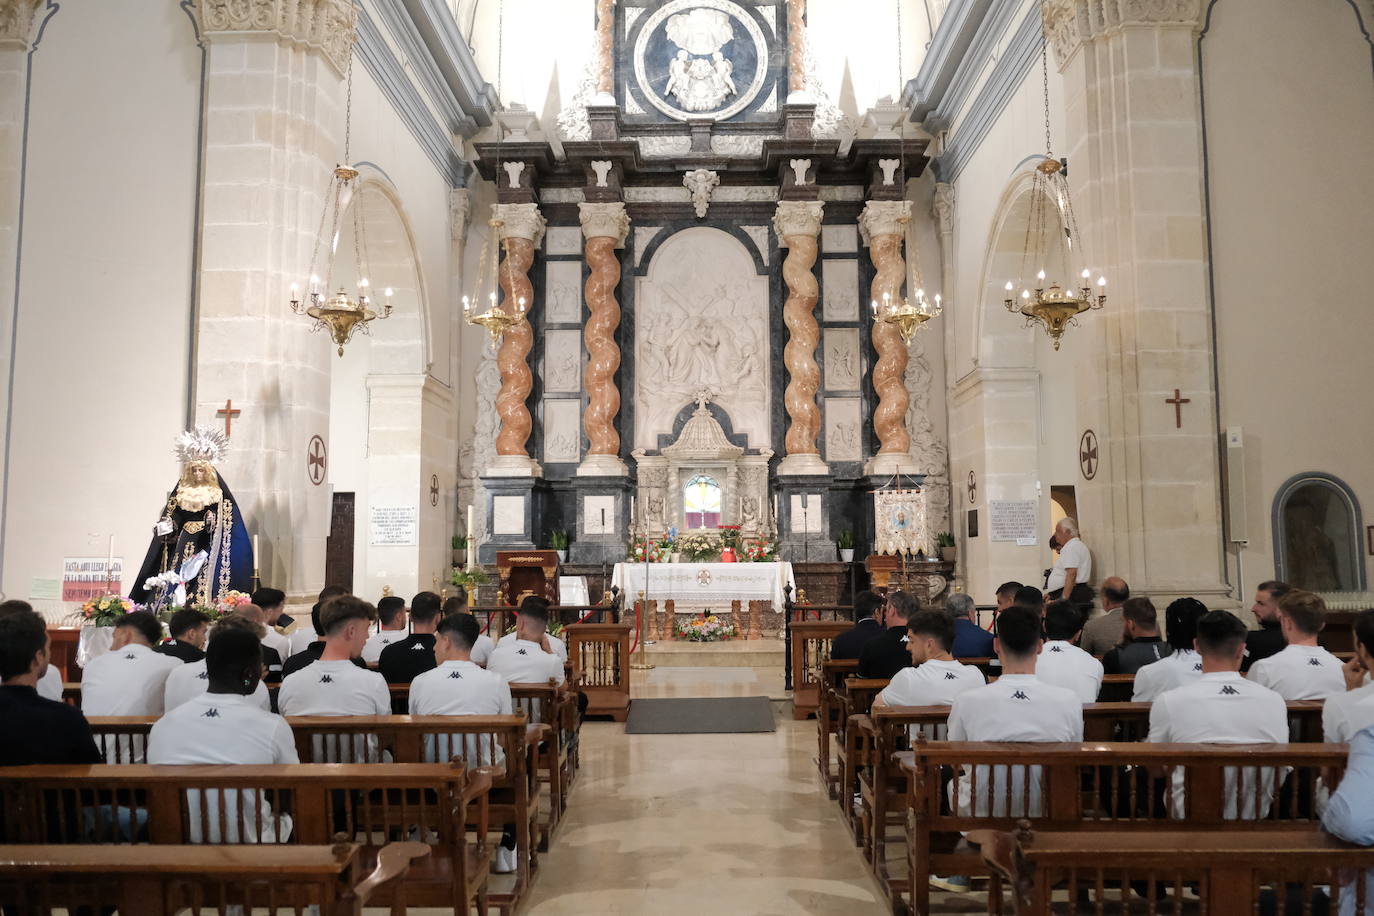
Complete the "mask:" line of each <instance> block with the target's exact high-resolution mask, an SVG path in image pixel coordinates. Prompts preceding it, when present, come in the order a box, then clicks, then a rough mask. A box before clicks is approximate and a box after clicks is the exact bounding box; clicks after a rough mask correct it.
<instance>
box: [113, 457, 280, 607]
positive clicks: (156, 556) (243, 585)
mask: <svg viewBox="0 0 1374 916" xmlns="http://www.w3.org/2000/svg"><path fill="white" fill-rule="evenodd" d="M215 479H216V481H217V483H218V485H219V489H220V493H221V494H222V498H221V499H220V501H219V502H218V503H214V504H213V505H209V506H206V507H205V508H204V509H201V510H200V511H199V512H188V511H187V510H185V509H183V508H181V507H180V506H178V505H177V503H176V492H177V487H173V488H172V492H171V493H170V494H169V495H168V497H167V502H166V504H165V506H164V507H163V510H162V515H161V516H160V517H159V519H158V521H159V523H160V522H162V521H169V522H171V523H172V526H173V528H172V533H171V534H169V535H166V536H162V535H159V534H157V533H156V532H154V534H153V542H152V544H151V545H150V546H149V547H148V555H147V556H146V557H144V559H143V565H142V566H141V567H140V568H139V571H138V578H137V579H135V580H134V584H133V588H131V589H130V590H129V597H130V598H131V599H133V600H134V601H135V602H137V603H138V604H148V603H149V602H151V601H154V600H156V599H157V597H158V594H157V591H156V590H154V591H151V592H150V591H149V590H148V588H147V587H146V585H145V583H146V582H147V581H148V580H149V579H150V578H152V577H153V576H157V575H161V574H162V573H164V572H166V571H167V570H169V569H180V568H181V564H182V563H184V562H186V561H187V560H189V559H190V558H192V557H194V556H195V555H196V554H197V553H199V552H200V551H202V550H203V551H205V552H206V554H207V556H206V560H205V564H204V565H203V566H201V568H200V572H199V573H198V574H197V575H196V576H195V578H193V579H192V580H191V581H189V582H187V583H186V603H187V605H207V606H214V605H215V604H216V603H217V602H218V601H219V599H220V598H221V597H222V596H223V595H224V593H225V592H227V591H231V590H232V591H239V592H244V593H245V594H247V593H249V592H251V591H252V590H253V543H252V541H251V539H250V538H249V537H248V528H247V527H246V526H245V525H244V522H243V513H241V512H240V511H239V506H238V503H237V502H236V501H235V500H234V497H233V494H232V493H230V492H229V487H228V486H226V485H225V483H224V478H223V477H221V476H220V475H219V472H218V471H216V472H215ZM177 486H180V482H179V481H178V484H177ZM166 601H167V603H170V602H171V601H172V595H171V593H170V591H169V593H168V594H167V596H166ZM164 606H166V605H164Z"/></svg>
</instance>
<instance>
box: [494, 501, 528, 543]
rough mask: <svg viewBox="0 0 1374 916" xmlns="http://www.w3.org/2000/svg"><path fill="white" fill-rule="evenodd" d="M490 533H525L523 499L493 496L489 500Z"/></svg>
mask: <svg viewBox="0 0 1374 916" xmlns="http://www.w3.org/2000/svg"><path fill="white" fill-rule="evenodd" d="M491 533H492V534H493V535H496V534H524V533H525V497H523V496H493V497H492V498H491Z"/></svg>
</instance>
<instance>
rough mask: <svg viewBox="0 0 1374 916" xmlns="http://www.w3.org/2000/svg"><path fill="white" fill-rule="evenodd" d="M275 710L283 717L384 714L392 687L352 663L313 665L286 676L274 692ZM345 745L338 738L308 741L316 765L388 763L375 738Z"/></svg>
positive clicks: (386, 713)
mask: <svg viewBox="0 0 1374 916" xmlns="http://www.w3.org/2000/svg"><path fill="white" fill-rule="evenodd" d="M277 708H278V709H280V710H281V714H282V715H284V716H389V715H391V689H390V688H389V687H388V686H387V683H386V678H384V677H382V676H381V675H380V674H378V673H377V672H375V671H369V670H367V669H366V668H359V667H358V666H357V665H355V664H353V662H352V660H351V659H341V660H339V661H328V662H327V661H317V662H312V663H311V664H309V665H306V666H305V667H304V668H302V669H301V670H299V671H296V672H293V673H292V674H289V675H287V677H286V680H284V681H282V685H281V691H280V692H279V693H278V694H277ZM361 737H362V736H359V739H360V740H357V741H354V742H352V749H351V751H350V749H349V742H346V741H340V740H338V736H334V735H319V736H316V737H315V739H314V740H313V741H312V742H311V750H312V754H313V758H312V759H313V760H314V761H315V762H316V763H362V762H368V763H375V762H377V761H378V760H381V761H382V762H387V761H388V760H389V759H390V755H389V754H386V755H383V754H381V752H380V751H379V749H378V748H379V742H378V741H377V736H376V735H368V736H367V740H366V743H364V742H363V741H362V740H361Z"/></svg>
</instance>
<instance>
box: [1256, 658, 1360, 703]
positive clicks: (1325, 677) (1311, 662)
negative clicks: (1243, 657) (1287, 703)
mask: <svg viewBox="0 0 1374 916" xmlns="http://www.w3.org/2000/svg"><path fill="white" fill-rule="evenodd" d="M1249 678H1250V680H1252V681H1254V682H1255V683H1256V684H1260V685H1262V686H1265V687H1268V688H1269V689H1270V690H1274V691H1277V692H1278V694H1279V695H1280V696H1282V697H1283V698H1284V699H1285V700H1324V699H1326V698H1327V697H1329V696H1331V695H1332V694H1337V693H1344V692H1345V675H1344V674H1342V673H1341V660H1340V659H1339V658H1337V657H1336V656H1334V655H1332V654H1331V653H1330V652H1328V651H1326V650H1325V649H1323V648H1322V647H1321V646H1294V645H1289V646H1285V647H1284V648H1283V649H1282V650H1281V651H1279V652H1276V653H1275V654H1273V655H1271V656H1269V657H1268V658H1262V659H1260V660H1259V661H1257V662H1255V663H1254V664H1253V665H1251V666H1250V673H1249Z"/></svg>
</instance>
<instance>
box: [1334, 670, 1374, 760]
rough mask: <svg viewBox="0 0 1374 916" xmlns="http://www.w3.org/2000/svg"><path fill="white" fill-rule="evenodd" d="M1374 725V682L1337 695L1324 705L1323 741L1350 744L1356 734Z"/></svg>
mask: <svg viewBox="0 0 1374 916" xmlns="http://www.w3.org/2000/svg"><path fill="white" fill-rule="evenodd" d="M1371 725H1374V681H1371V682H1370V683H1368V684H1365V685H1363V686H1361V687H1357V688H1355V689H1354V690H1347V691H1346V692H1344V693H1336V694H1332V695H1331V696H1329V697H1327V698H1326V702H1325V703H1323V704H1322V740H1323V741H1325V742H1327V743H1328V744H1349V743H1350V739H1351V738H1353V737H1355V735H1356V733H1358V732H1361V731H1363V730H1364V729H1366V728H1368V727H1369V726H1371Z"/></svg>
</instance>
